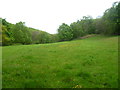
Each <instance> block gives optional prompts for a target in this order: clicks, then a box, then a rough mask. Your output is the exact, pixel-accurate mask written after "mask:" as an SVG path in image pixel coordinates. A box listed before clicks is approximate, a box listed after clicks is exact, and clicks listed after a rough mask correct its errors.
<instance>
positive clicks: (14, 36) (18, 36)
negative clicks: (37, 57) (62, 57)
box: [0, 2, 120, 46]
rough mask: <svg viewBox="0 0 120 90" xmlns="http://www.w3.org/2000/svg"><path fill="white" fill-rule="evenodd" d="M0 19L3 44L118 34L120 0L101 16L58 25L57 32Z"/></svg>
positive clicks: (86, 17)
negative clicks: (51, 32)
mask: <svg viewBox="0 0 120 90" xmlns="http://www.w3.org/2000/svg"><path fill="white" fill-rule="evenodd" d="M0 21H1V22H2V23H1V24H0V26H1V28H2V30H0V35H1V36H2V40H1V41H0V43H1V45H3V46H6V45H13V44H42V43H54V42H59V41H70V40H73V39H76V38H78V37H82V36H85V35H87V34H104V35H120V2H114V3H113V5H112V7H111V8H109V9H107V10H106V11H105V12H104V14H103V16H102V17H99V18H96V19H93V18H92V17H91V16H83V18H82V19H80V20H78V21H76V22H72V23H71V24H70V25H67V24H65V23H63V24H62V25H60V26H59V28H58V30H57V31H58V33H57V34H49V33H47V32H45V31H41V30H37V29H34V28H30V27H27V26H25V23H24V22H18V23H16V24H12V23H9V22H7V21H6V20H5V19H2V18H0Z"/></svg>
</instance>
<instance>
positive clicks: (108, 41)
mask: <svg viewBox="0 0 120 90" xmlns="http://www.w3.org/2000/svg"><path fill="white" fill-rule="evenodd" d="M2 50H3V55H2V65H3V66H2V67H3V72H2V73H3V76H2V77H3V82H2V83H3V88H73V87H75V88H116V87H118V36H113V37H106V36H99V35H98V36H95V37H90V38H87V39H82V40H74V41H68V42H59V43H52V44H39V45H38V44H37V45H19V46H6V47H3V48H2Z"/></svg>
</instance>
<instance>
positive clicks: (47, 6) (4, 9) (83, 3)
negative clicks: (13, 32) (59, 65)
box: [0, 0, 116, 34]
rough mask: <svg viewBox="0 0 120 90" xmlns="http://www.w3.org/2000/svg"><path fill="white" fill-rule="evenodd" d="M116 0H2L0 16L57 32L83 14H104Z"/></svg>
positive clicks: (11, 21)
mask: <svg viewBox="0 0 120 90" xmlns="http://www.w3.org/2000/svg"><path fill="white" fill-rule="evenodd" d="M115 1H116V0H0V17H2V18H6V20H7V21H8V22H10V23H13V24H15V23H17V22H19V21H22V22H25V23H26V26H28V27H32V28H36V29H39V30H43V31H46V32H49V33H51V34H53V33H56V32H57V29H58V27H59V25H61V24H62V23H66V24H68V25H70V23H72V22H75V21H77V20H80V19H81V18H82V17H83V16H87V15H91V16H92V17H93V18H96V17H97V16H102V15H103V12H104V11H105V10H106V9H108V8H110V7H111V6H112V4H113V2H115Z"/></svg>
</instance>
